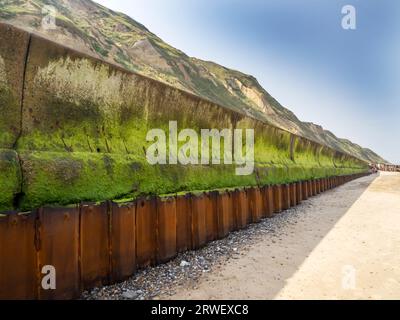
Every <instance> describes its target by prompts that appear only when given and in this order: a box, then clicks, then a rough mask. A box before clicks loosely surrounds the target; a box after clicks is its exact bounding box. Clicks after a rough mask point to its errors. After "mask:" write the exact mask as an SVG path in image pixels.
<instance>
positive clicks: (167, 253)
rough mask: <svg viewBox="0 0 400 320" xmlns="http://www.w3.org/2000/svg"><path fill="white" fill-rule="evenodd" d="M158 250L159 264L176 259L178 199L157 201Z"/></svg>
mask: <svg viewBox="0 0 400 320" xmlns="http://www.w3.org/2000/svg"><path fill="white" fill-rule="evenodd" d="M157 212H158V239H157V241H158V250H157V262H158V263H161V262H166V261H168V260H170V259H172V258H173V257H175V255H176V253H177V250H176V199H175V197H168V198H163V199H160V198H159V199H158V200H157Z"/></svg>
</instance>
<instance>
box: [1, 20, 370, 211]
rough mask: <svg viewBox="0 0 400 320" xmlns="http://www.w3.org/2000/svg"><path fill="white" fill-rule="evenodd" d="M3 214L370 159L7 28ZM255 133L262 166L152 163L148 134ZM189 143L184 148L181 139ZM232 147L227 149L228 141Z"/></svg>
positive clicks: (341, 170) (312, 173) (345, 171)
mask: <svg viewBox="0 0 400 320" xmlns="http://www.w3.org/2000/svg"><path fill="white" fill-rule="evenodd" d="M0 112H1V114H0V130H1V131H0V169H1V170H0V211H7V210H14V209H19V210H30V209H32V208H37V207H40V206H42V205H45V204H59V205H66V204H72V203H79V202H81V201H103V200H117V199H119V200H123V199H125V200H130V199H134V198H136V197H138V196H143V195H162V194H171V193H179V192H189V191H193V190H214V189H221V188H235V187H243V186H266V185H272V184H282V183H291V182H295V181H302V180H308V179H319V178H326V177H333V176H340V175H349V174H357V173H362V172H366V171H367V170H368V166H367V164H366V163H365V162H363V161H361V160H359V159H357V158H355V157H353V156H351V155H348V154H344V153H340V152H338V151H336V150H332V149H330V148H328V147H326V146H323V145H319V144H317V143H315V142H313V141H310V140H307V139H305V138H302V137H299V136H296V135H293V134H291V133H289V132H286V131H283V130H281V129H278V128H275V127H273V126H270V125H268V124H266V123H263V122H261V121H258V120H255V119H252V118H250V117H248V116H246V115H245V114H244V113H243V114H240V113H237V112H235V111H233V110H231V109H229V106H226V107H222V106H219V105H217V104H214V103H212V102H210V101H206V100H203V99H200V98H198V97H196V96H194V95H191V94H189V93H186V92H184V91H181V90H178V89H176V88H172V87H170V86H168V85H165V84H163V83H160V82H157V81H155V80H152V79H149V78H146V77H144V76H141V75H137V74H134V73H131V72H128V71H126V70H123V69H121V68H119V67H117V66H114V65H110V64H108V63H106V62H103V61H100V60H97V59H95V58H93V57H89V56H86V55H84V54H82V53H80V52H77V51H74V50H72V49H70V48H66V47H63V46H62V45H59V44H56V43H54V42H51V41H49V40H46V39H43V38H41V37H39V36H37V35H34V34H29V33H28V32H25V31H22V30H19V29H16V28H15V27H12V26H9V25H6V24H0ZM169 121H177V123H178V130H180V129H184V128H191V129H194V130H196V131H197V132H198V133H199V132H200V130H201V129H203V128H204V129H214V128H215V129H219V130H221V129H224V128H228V129H235V128H244V129H245V128H251V129H254V130H255V170H254V172H253V174H251V175H248V176H238V175H236V174H235V168H236V165H235V164H232V165H186V166H183V165H150V164H149V163H148V162H147V161H146V157H145V152H144V150H146V148H147V147H148V146H149V145H150V144H151V142H147V141H146V134H147V132H148V130H150V129H153V128H161V129H165V130H166V131H167V132H168V123H169ZM181 144H183V143H181ZM221 148H223V145H221Z"/></svg>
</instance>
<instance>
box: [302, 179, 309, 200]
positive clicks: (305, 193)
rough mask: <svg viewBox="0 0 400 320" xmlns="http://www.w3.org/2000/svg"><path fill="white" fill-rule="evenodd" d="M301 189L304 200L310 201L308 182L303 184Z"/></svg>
mask: <svg viewBox="0 0 400 320" xmlns="http://www.w3.org/2000/svg"><path fill="white" fill-rule="evenodd" d="M301 189H302V199H303V200H307V199H308V183H307V181H302V182H301Z"/></svg>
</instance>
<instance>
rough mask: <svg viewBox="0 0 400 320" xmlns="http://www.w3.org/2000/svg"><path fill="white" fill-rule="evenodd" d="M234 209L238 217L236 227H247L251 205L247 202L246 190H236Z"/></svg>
mask: <svg viewBox="0 0 400 320" xmlns="http://www.w3.org/2000/svg"><path fill="white" fill-rule="evenodd" d="M234 199H235V200H234V207H235V215H236V219H235V220H236V226H237V228H238V229H242V228H244V227H246V226H247V222H248V216H249V205H248V201H247V192H246V190H244V189H237V190H235V196H234Z"/></svg>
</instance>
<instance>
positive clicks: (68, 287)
mask: <svg viewBox="0 0 400 320" xmlns="http://www.w3.org/2000/svg"><path fill="white" fill-rule="evenodd" d="M39 221H40V223H39V228H38V231H39V236H40V248H39V251H38V252H39V259H38V260H39V261H38V262H39V271H41V270H42V267H43V266H45V265H51V266H53V267H54V268H55V271H56V289H55V290H53V289H48V290H44V289H43V288H42V287H41V290H40V299H46V300H48V299H57V300H60V299H73V298H78V297H79V294H80V284H79V283H80V275H79V208H78V206H75V207H72V208H42V209H40V210H39Z"/></svg>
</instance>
